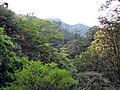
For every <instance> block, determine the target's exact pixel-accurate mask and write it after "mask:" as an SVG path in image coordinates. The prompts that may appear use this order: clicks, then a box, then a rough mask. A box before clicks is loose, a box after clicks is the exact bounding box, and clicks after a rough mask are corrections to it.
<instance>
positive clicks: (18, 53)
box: [0, 0, 120, 90]
mask: <svg viewBox="0 0 120 90" xmlns="http://www.w3.org/2000/svg"><path fill="white" fill-rule="evenodd" d="M113 2H114V0H106V3H104V4H103V5H102V6H101V7H100V10H106V9H110V11H109V12H110V14H109V16H106V17H99V16H98V17H99V18H98V20H99V22H100V26H93V27H87V26H86V29H88V30H86V31H85V30H84V31H83V32H84V34H83V33H82V34H81V32H79V31H78V30H76V31H74V32H73V31H70V30H68V28H69V27H71V26H69V25H66V27H68V28H63V27H62V26H61V23H63V22H61V21H59V20H58V21H54V20H53V21H52V20H44V19H40V18H37V17H35V18H31V17H30V16H24V15H18V14H16V13H15V12H13V11H12V10H10V9H8V8H6V7H3V6H0V90H120V6H119V5H117V6H115V7H114V8H112V10H111V8H110V7H109V6H110V4H112V3H113ZM116 2H118V1H117V0H116ZM118 4H119V2H118ZM76 26H77V27H78V28H79V26H78V25H76ZM80 27H81V26H80ZM72 28H74V27H73V26H72ZM74 29H75V28H74Z"/></svg>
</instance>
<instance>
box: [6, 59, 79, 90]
mask: <svg viewBox="0 0 120 90" xmlns="http://www.w3.org/2000/svg"><path fill="white" fill-rule="evenodd" d="M76 84H77V81H76V80H74V79H73V78H72V77H71V75H70V72H69V71H67V70H65V69H59V68H58V67H57V64H55V63H50V64H45V65H43V64H42V62H39V61H29V62H27V63H26V64H24V67H23V70H22V71H20V72H18V73H16V81H15V82H14V84H13V85H12V86H11V87H8V88H4V89H5V90H6V89H8V90H9V89H12V90H15V89H16V88H18V89H20V88H22V89H23V90H39V89H42V90H64V89H65V90H69V89H72V88H73V87H74V85H76Z"/></svg>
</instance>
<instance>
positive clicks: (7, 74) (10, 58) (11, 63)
mask: <svg viewBox="0 0 120 90" xmlns="http://www.w3.org/2000/svg"><path fill="white" fill-rule="evenodd" d="M14 48H15V46H14V44H13V42H12V41H11V38H10V37H9V36H7V35H5V34H3V28H0V87H2V86H5V85H7V84H8V82H11V81H13V78H12V77H13V73H14V72H15V70H17V69H18V68H19V69H20V67H19V66H21V64H20V61H19V59H17V57H16V54H15V53H14V52H13V51H12V49H14Z"/></svg>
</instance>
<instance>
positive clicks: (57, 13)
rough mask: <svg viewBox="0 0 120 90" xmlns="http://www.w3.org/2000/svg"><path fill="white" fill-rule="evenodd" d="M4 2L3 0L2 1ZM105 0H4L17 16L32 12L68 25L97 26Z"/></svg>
mask: <svg viewBox="0 0 120 90" xmlns="http://www.w3.org/2000/svg"><path fill="white" fill-rule="evenodd" d="M4 1H5V0H4ZM104 1H105V0H16V1H15V0H6V2H8V3H9V9H12V10H13V11H14V12H16V13H17V14H27V13H29V12H34V13H35V15H36V16H37V17H39V18H59V19H61V20H62V21H64V22H65V23H68V24H77V23H82V24H86V25H88V26H93V25H95V24H97V17H98V16H99V12H98V9H99V8H100V5H101V3H104Z"/></svg>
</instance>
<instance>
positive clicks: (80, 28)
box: [46, 18, 90, 36]
mask: <svg viewBox="0 0 120 90" xmlns="http://www.w3.org/2000/svg"><path fill="white" fill-rule="evenodd" d="M46 20H50V21H51V22H53V23H55V24H56V25H58V26H60V27H61V28H63V29H65V30H68V31H70V32H73V33H77V34H80V35H81V36H85V34H86V32H87V31H88V30H89V28H90V27H89V26H87V25H85V24H81V23H78V24H74V25H70V24H67V23H65V22H63V21H62V20H60V19H58V18H47V19H46Z"/></svg>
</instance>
